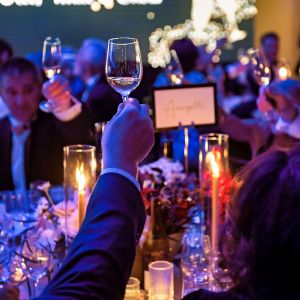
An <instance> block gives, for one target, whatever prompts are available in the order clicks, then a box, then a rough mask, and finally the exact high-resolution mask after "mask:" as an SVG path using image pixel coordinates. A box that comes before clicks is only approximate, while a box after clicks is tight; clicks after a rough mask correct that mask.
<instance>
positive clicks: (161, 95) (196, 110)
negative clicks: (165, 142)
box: [153, 84, 218, 131]
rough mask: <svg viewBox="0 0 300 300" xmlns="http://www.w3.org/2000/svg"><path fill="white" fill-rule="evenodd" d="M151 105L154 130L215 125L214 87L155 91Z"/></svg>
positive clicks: (168, 88) (202, 86) (191, 86)
mask: <svg viewBox="0 0 300 300" xmlns="http://www.w3.org/2000/svg"><path fill="white" fill-rule="evenodd" d="M153 104H154V126H155V129H156V130H157V131H163V130H168V129H174V128H178V127H179V126H191V125H194V126H197V127H199V126H201V127H216V126H217V125H218V109H217V97H216V86H215V84H201V85H200V84H199V85H189V86H176V87H173V86H172V87H163V88H154V89H153Z"/></svg>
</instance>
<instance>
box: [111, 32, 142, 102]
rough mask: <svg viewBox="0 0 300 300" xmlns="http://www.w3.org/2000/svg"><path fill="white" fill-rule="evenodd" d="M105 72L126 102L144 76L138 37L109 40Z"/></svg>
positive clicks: (112, 85)
mask: <svg viewBox="0 0 300 300" xmlns="http://www.w3.org/2000/svg"><path fill="white" fill-rule="evenodd" d="M105 74H106V78H107V82H108V83H109V84H110V86H111V87H112V88H113V89H114V90H115V91H117V92H118V93H119V94H121V96H122V99H123V102H126V101H127V99H128V96H129V94H130V93H131V92H132V91H133V90H134V89H135V88H136V87H137V86H138V85H139V84H140V82H141V79H142V76H143V64H142V57H141V51H140V47H139V42H138V40H137V39H135V38H129V37H120V38H113V39H110V40H109V41H108V49H107V55H106V65H105Z"/></svg>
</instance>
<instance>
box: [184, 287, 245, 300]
mask: <svg viewBox="0 0 300 300" xmlns="http://www.w3.org/2000/svg"><path fill="white" fill-rule="evenodd" d="M182 300H246V299H244V298H243V297H241V296H238V295H236V294H235V293H234V292H230V291H228V292H218V293H216V292H210V291H207V290H202V289H201V290H198V291H195V292H192V293H190V294H188V295H187V296H185V297H184V298H183V299H182Z"/></svg>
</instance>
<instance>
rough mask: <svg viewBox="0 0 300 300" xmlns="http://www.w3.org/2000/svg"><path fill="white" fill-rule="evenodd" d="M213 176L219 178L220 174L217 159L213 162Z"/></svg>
mask: <svg viewBox="0 0 300 300" xmlns="http://www.w3.org/2000/svg"><path fill="white" fill-rule="evenodd" d="M211 170H212V176H213V177H214V178H218V177H219V176H220V168H219V166H218V164H217V162H216V161H215V160H213V161H212V162H211Z"/></svg>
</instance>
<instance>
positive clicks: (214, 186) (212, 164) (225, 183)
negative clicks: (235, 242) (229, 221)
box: [199, 133, 231, 251]
mask: <svg viewBox="0 0 300 300" xmlns="http://www.w3.org/2000/svg"><path fill="white" fill-rule="evenodd" d="M199 180H200V190H201V197H200V198H201V204H202V208H203V210H204V213H205V224H206V233H207V234H208V235H209V236H210V237H211V247H212V251H218V245H219V239H220V224H221V223H222V222H223V220H224V217H225V214H226V208H227V204H228V202H229V193H228V189H229V187H230V184H231V177H230V172H229V162H228V136H227V135H225V134H219V133H211V134H206V135H200V152H199Z"/></svg>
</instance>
